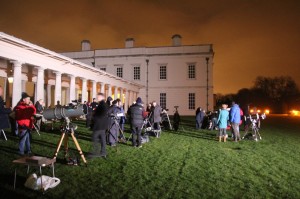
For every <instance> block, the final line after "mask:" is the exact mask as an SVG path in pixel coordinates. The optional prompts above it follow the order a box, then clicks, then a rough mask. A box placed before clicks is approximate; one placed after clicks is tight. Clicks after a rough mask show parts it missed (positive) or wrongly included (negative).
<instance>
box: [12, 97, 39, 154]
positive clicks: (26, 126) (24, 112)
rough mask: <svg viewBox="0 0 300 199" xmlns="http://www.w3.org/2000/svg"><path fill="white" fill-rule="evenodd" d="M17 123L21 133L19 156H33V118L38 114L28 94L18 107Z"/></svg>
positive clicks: (16, 110) (16, 109)
mask: <svg viewBox="0 0 300 199" xmlns="http://www.w3.org/2000/svg"><path fill="white" fill-rule="evenodd" d="M15 112H16V121H17V123H18V131H19V137H20V142H19V154H20V155H24V154H25V153H27V154H29V155H30V154H31V148H30V140H31V130H32V128H33V116H34V115H35V114H36V108H35V106H34V104H33V103H32V102H31V101H30V96H29V95H27V93H23V94H22V101H21V102H20V103H19V104H18V105H17V106H16V108H15Z"/></svg>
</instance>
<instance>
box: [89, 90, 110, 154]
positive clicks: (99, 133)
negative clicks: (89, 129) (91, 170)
mask: <svg viewBox="0 0 300 199" xmlns="http://www.w3.org/2000/svg"><path fill="white" fill-rule="evenodd" d="M104 99H105V98H104V94H103V93H98V94H97V100H98V102H99V104H98V106H97V108H96V109H95V112H94V115H93V134H92V144H93V149H92V152H91V153H90V154H89V156H88V157H89V158H95V157H102V158H106V155H107V153H106V130H107V129H108V126H109V120H108V119H109V118H108V115H107V112H108V104H107V103H106V102H105V100H104ZM99 143H100V146H101V149H100V152H99Z"/></svg>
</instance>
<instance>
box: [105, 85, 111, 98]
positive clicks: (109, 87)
mask: <svg viewBox="0 0 300 199" xmlns="http://www.w3.org/2000/svg"><path fill="white" fill-rule="evenodd" d="M111 94H112V91H111V85H110V84H108V94H107V95H108V96H106V98H107V97H109V96H110V97H111Z"/></svg>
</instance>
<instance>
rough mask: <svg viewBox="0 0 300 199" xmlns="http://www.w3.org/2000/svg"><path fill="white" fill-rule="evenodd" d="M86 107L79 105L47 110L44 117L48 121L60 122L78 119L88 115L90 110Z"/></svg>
mask: <svg viewBox="0 0 300 199" xmlns="http://www.w3.org/2000/svg"><path fill="white" fill-rule="evenodd" d="M85 106H86V105H85V104H79V105H77V106H61V107H55V108H52V109H46V110H44V112H43V116H44V118H45V119H46V120H52V119H58V120H60V119H65V118H70V117H78V116H81V115H86V114H87V110H88V109H87V108H86V107H85Z"/></svg>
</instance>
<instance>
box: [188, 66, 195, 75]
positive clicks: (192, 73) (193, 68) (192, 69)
mask: <svg viewBox="0 0 300 199" xmlns="http://www.w3.org/2000/svg"><path fill="white" fill-rule="evenodd" d="M188 78H189V79H195V78H196V67H195V64H189V65H188Z"/></svg>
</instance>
